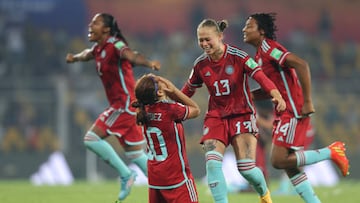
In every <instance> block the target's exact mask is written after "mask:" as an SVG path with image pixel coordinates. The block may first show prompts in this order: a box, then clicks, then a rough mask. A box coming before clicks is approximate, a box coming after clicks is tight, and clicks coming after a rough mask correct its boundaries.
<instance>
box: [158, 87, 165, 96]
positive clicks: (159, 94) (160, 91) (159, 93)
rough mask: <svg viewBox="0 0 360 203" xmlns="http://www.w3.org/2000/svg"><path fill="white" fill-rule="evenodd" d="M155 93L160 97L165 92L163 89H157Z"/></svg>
mask: <svg viewBox="0 0 360 203" xmlns="http://www.w3.org/2000/svg"><path fill="white" fill-rule="evenodd" d="M156 94H157V96H158V97H162V96H164V95H165V92H164V90H161V89H159V90H158V91H157V92H156Z"/></svg>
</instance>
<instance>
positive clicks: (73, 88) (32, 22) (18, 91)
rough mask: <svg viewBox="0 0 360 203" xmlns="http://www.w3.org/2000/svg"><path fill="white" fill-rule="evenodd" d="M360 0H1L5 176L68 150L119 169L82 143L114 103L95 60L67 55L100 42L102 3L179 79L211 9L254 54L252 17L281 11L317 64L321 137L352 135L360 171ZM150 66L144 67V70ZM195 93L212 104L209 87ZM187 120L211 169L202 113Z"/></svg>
mask: <svg viewBox="0 0 360 203" xmlns="http://www.w3.org/2000/svg"><path fill="white" fill-rule="evenodd" d="M359 8H360V1H357V0H333V1H327V0H318V1H312V0H302V1H287V0H272V1H269V0H255V1H250V0H244V1H239V0H212V1H206V0H168V1H165V0H152V1H147V0H121V1H118V0H106V1H99V0H0V44H1V49H0V92H1V96H0V179H3V180H5V179H6V180H12V179H28V178H29V177H30V176H31V174H33V173H34V172H36V171H37V170H38V169H39V166H40V164H41V163H43V162H45V161H46V160H47V159H48V157H49V155H50V154H51V153H52V152H55V151H60V152H62V153H63V154H64V155H65V158H66V160H67V162H68V164H69V167H70V169H71V171H72V173H73V175H74V177H75V178H76V179H88V180H91V179H94V177H95V178H99V177H103V178H114V177H116V174H115V172H114V171H113V170H112V169H111V168H109V166H107V165H105V164H103V163H102V162H101V161H96V160H94V159H95V158H94V157H92V158H91V154H90V155H89V154H87V152H86V150H85V147H84V146H83V143H82V138H83V135H84V133H85V130H87V129H88V127H89V125H91V124H92V122H93V121H94V119H95V118H96V117H97V115H98V113H100V112H101V111H102V110H103V108H104V107H105V106H107V101H106V99H105V97H104V92H103V87H102V85H101V83H100V80H99V79H98V78H97V76H96V73H95V69H94V64H93V62H87V63H78V64H71V65H69V64H66V63H65V56H66V53H68V52H78V51H81V50H82V49H84V48H85V47H88V46H90V45H91V44H90V43H89V42H88V41H87V29H88V28H87V25H88V22H89V20H90V19H91V18H92V16H93V15H94V14H95V13H97V12H109V13H111V14H113V15H114V16H115V17H116V19H117V21H118V24H119V26H120V29H121V30H122V32H123V34H124V35H125V37H127V40H128V41H129V43H130V46H131V47H132V48H133V49H136V50H139V51H141V52H142V53H144V54H146V55H148V56H149V57H151V58H153V59H159V60H161V62H162V70H161V71H159V73H158V74H160V75H163V76H165V77H167V78H169V79H171V80H172V81H173V82H174V83H175V84H176V85H177V86H178V87H179V88H180V87H181V86H182V85H183V83H184V82H185V81H186V80H187V77H188V75H189V73H190V70H191V68H192V63H193V60H194V59H195V57H197V56H198V55H199V53H200V52H201V50H200V49H199V48H198V46H197V42H196V33H195V30H196V26H197V25H198V23H199V22H200V21H201V20H202V19H203V18H214V19H216V20H221V19H227V20H228V21H229V23H230V27H229V28H228V29H227V30H226V31H225V41H226V42H228V43H232V44H234V45H237V46H239V47H241V48H243V49H244V50H245V51H247V52H248V53H250V54H254V50H253V49H252V47H250V46H249V45H246V44H244V43H243V42H242V32H241V30H242V27H243V25H244V22H245V20H246V17H247V16H248V15H249V14H250V13H254V12H276V13H278V16H277V26H278V29H279V31H278V32H277V36H278V40H279V41H280V42H281V43H283V44H284V45H285V46H286V47H287V48H288V49H289V50H290V51H292V52H294V53H296V54H297V55H299V56H301V57H303V58H304V59H306V60H307V61H308V62H309V64H310V67H311V71H312V82H313V97H314V100H315V107H316V110H317V112H316V114H315V115H314V116H313V123H314V125H315V129H316V138H315V142H314V147H321V146H325V145H328V144H330V143H331V142H332V141H334V140H337V139H339V140H343V141H345V142H346V144H347V147H348V155H349V157H350V159H351V175H350V177H349V178H350V179H359V178H360V174H359V173H357V172H356V171H359V170H360V162H359V161H358V157H359V155H360V147H359V146H360V133H359V131H360V125H359V124H360V108H359V107H360V106H359V99H360V82H359V76H360V28H359V26H358V19H357V17H356V16H358V9H359ZM145 71H146V70H144V69H142V68H135V75H136V77H138V76H140V75H142V74H144V73H145ZM195 100H196V101H197V102H199V103H200V105H201V106H202V107H205V106H206V101H207V96H206V91H204V90H201V91H200V94H197V95H196V96H195ZM205 110H206V109H205V108H203V112H204V111H205ZM185 127H186V129H185V130H186V133H187V135H188V137H187V142H188V143H187V147H188V149H187V150H188V154H189V157H190V161H191V167H192V170H193V173H194V175H195V177H196V178H201V177H202V176H203V175H204V174H205V170H204V160H203V159H204V158H203V152H202V151H201V147H200V145H198V140H199V138H200V136H201V131H202V130H201V128H202V118H201V117H200V118H197V119H195V120H191V121H187V122H185ZM109 142H111V143H113V140H111V138H110V139H109ZM117 150H118V151H119V153H120V154H121V149H120V148H118V147H117ZM270 174H271V176H272V177H277V176H278V173H276V172H275V171H273V170H271V173H270Z"/></svg>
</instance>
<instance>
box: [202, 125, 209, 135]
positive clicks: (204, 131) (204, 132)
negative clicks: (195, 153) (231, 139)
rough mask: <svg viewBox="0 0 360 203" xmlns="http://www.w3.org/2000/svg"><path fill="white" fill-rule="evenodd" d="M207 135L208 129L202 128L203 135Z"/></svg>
mask: <svg viewBox="0 0 360 203" xmlns="http://www.w3.org/2000/svg"><path fill="white" fill-rule="evenodd" d="M208 133H209V128H208V127H204V129H203V135H206V134H208Z"/></svg>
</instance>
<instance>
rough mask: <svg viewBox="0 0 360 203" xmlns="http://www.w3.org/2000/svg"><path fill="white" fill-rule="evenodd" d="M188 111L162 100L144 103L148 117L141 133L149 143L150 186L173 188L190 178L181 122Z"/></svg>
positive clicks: (185, 107)
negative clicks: (146, 104)
mask: <svg viewBox="0 0 360 203" xmlns="http://www.w3.org/2000/svg"><path fill="white" fill-rule="evenodd" d="M188 111H189V108H188V107H187V106H184V105H182V104H180V103H176V102H173V101H165V100H163V101H159V102H156V103H155V104H153V105H148V106H146V112H147V114H148V115H150V119H149V122H148V124H147V125H145V126H144V127H143V133H144V135H145V137H146V140H147V145H148V157H149V158H148V180H149V187H150V188H155V189H171V188H176V187H179V186H181V185H183V184H184V183H186V181H187V180H188V179H189V177H192V175H191V172H190V166H189V161H188V158H187V155H186V151H185V150H186V147H185V136H184V129H183V125H182V123H181V122H182V121H183V120H185V119H186V118H187V115H188Z"/></svg>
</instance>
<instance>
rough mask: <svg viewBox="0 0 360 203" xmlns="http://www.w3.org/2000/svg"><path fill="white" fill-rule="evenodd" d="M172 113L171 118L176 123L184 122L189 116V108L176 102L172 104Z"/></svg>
mask: <svg viewBox="0 0 360 203" xmlns="http://www.w3.org/2000/svg"><path fill="white" fill-rule="evenodd" d="M170 112H171V113H172V115H171V117H172V118H173V120H174V121H183V120H186V119H187V117H188V114H189V107H188V106H186V105H184V104H181V103H178V102H175V103H173V104H171V108H170Z"/></svg>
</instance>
